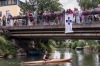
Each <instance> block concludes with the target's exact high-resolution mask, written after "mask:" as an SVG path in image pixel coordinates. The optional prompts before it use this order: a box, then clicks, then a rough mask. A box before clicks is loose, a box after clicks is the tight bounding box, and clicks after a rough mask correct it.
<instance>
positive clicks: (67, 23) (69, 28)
mask: <svg viewBox="0 0 100 66" xmlns="http://www.w3.org/2000/svg"><path fill="white" fill-rule="evenodd" d="M72 21H73V14H65V33H71V32H74V31H73V30H72Z"/></svg>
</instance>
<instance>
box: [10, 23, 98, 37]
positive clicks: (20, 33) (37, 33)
mask: <svg viewBox="0 0 100 66" xmlns="http://www.w3.org/2000/svg"><path fill="white" fill-rule="evenodd" d="M8 30H9V31H10V33H11V38H28V39H35V38H41V39H43V38H49V39H50V38H53V39H56V38H57V39H59V38H64V39H100V23H99V22H96V23H92V24H73V30H74V32H73V33H67V34H65V33H64V32H65V25H35V26H14V27H8Z"/></svg>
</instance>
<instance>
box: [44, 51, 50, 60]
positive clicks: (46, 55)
mask: <svg viewBox="0 0 100 66" xmlns="http://www.w3.org/2000/svg"><path fill="white" fill-rule="evenodd" d="M43 60H45V61H47V60H50V58H49V56H48V51H45V54H44V56H43Z"/></svg>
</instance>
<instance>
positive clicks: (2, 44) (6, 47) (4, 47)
mask: <svg viewBox="0 0 100 66" xmlns="http://www.w3.org/2000/svg"><path fill="white" fill-rule="evenodd" d="M0 50H1V51H2V52H1V53H4V54H12V55H14V54H16V51H17V49H16V47H15V46H14V45H13V44H12V43H11V42H10V41H8V40H7V39H5V38H4V37H3V36H0Z"/></svg>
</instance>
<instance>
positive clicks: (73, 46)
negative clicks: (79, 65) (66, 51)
mask: <svg viewBox="0 0 100 66" xmlns="http://www.w3.org/2000/svg"><path fill="white" fill-rule="evenodd" d="M77 43H78V41H75V42H73V44H72V45H71V48H72V49H75V48H76V47H77Z"/></svg>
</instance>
